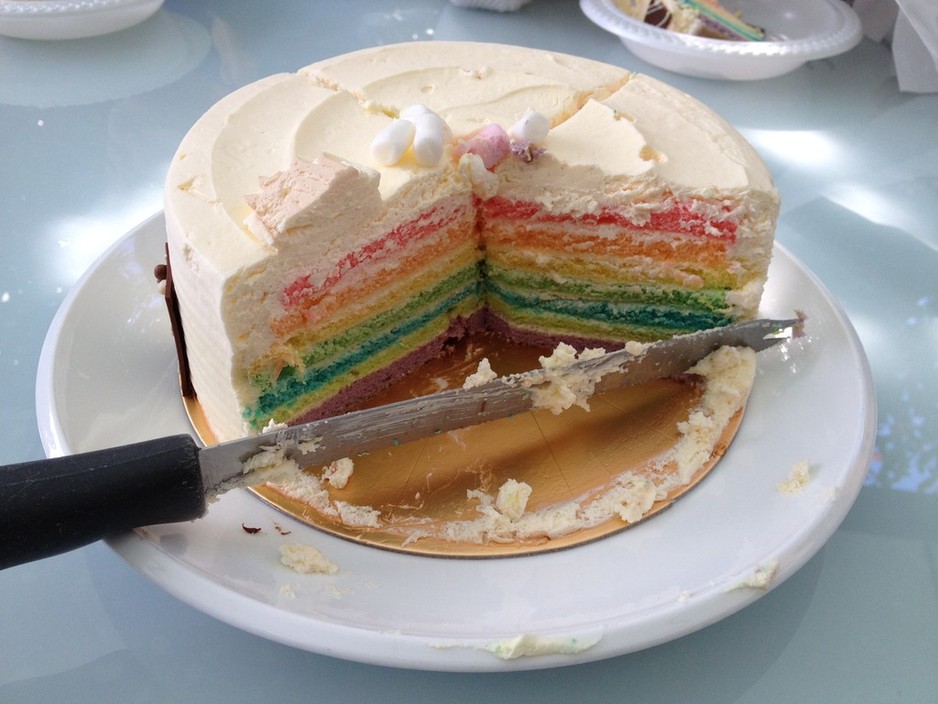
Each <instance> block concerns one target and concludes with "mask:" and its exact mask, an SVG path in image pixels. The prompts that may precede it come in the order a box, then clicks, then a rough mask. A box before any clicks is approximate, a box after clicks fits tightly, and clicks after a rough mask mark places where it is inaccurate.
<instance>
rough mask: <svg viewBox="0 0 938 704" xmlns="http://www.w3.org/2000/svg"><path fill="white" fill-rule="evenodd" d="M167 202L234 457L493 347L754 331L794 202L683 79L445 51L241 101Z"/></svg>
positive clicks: (181, 167) (550, 59) (186, 158)
mask: <svg viewBox="0 0 938 704" xmlns="http://www.w3.org/2000/svg"><path fill="white" fill-rule="evenodd" d="M165 209H166V222H167V240H168V251H169V262H170V264H171V274H172V283H173V290H172V291H171V292H170V293H171V295H173V296H174V297H175V299H176V300H177V301H178V307H179V313H180V318H181V323H182V331H183V332H184V340H185V353H184V355H183V366H184V368H186V371H187V373H188V374H189V375H190V376H191V381H192V384H193V386H194V389H195V392H196V393H197V395H198V400H199V404H200V406H201V407H202V409H203V411H204V413H205V415H206V419H207V421H208V423H209V424H210V426H211V428H212V431H213V432H214V434H215V435H216V437H217V438H218V439H227V438H231V437H236V436H239V435H242V434H244V433H246V432H248V433H249V432H257V431H259V430H261V429H262V428H264V427H265V426H266V425H267V424H268V423H269V422H270V421H271V420H273V421H275V422H294V421H297V420H302V419H310V418H314V417H320V416H325V415H331V414H334V413H337V412H341V411H342V410H345V409H346V408H348V407H349V406H350V405H352V404H354V403H356V402H359V401H361V400H362V399H364V398H367V397H368V396H369V395H371V394H372V393H374V392H375V391H377V390H379V389H381V388H383V387H384V386H386V385H387V384H389V383H390V382H391V381H393V380H395V379H397V378H400V377H401V376H402V375H404V374H407V373H409V372H411V371H414V370H415V369H418V368H419V366H420V365H421V364H422V363H423V362H424V361H426V360H427V359H429V358H432V357H435V356H437V355H439V354H440V353H442V352H443V351H444V349H445V348H446V347H447V346H448V345H449V344H450V343H451V341H452V340H454V339H457V338H460V337H462V336H465V335H467V334H473V333H475V332H481V331H483V330H493V331H495V332H497V333H500V334H502V335H505V336H507V337H508V338H509V339H510V340H514V341H518V342H524V343H534V344H543V345H545V346H553V345H554V344H556V343H557V342H559V341H566V342H569V343H571V344H574V345H576V346H585V345H599V346H604V347H606V348H612V347H619V346H622V345H623V344H624V343H625V342H626V341H629V340H639V341H643V340H651V339H657V338H661V337H668V336H672V335H675V334H680V333H684V332H689V331H692V330H697V329H703V328H708V327H714V326H719V325H724V324H727V323H730V322H732V321H736V320H740V319H746V318H750V317H752V316H753V315H754V314H755V312H756V310H757V307H758V304H759V300H760V297H761V292H762V288H763V285H764V283H765V278H766V271H767V267H768V263H769V260H770V257H771V252H772V243H773V235H774V227H775V220H776V217H777V213H778V198H777V194H776V192H775V189H774V187H773V185H772V180H771V176H770V174H769V172H768V170H767V168H766V167H765V165H764V164H763V162H762V160H761V159H760V158H759V157H758V155H757V154H756V153H755V151H754V150H753V149H752V147H751V146H750V145H749V144H748V143H747V142H746V141H745V140H744V139H743V138H742V137H741V136H740V135H739V134H738V133H737V132H736V131H735V130H734V129H733V128H732V127H730V126H729V125H728V124H727V123H726V122H725V121H724V120H722V119H721V118H720V117H718V116H717V115H716V114H715V113H714V112H713V111H711V110H710V109H709V108H707V107H705V106H703V105H702V104H700V103H699V102H697V101H696V100H694V99H693V98H691V97H689V96H687V95H686V94H683V93H681V92H679V91H677V90H676V89H674V88H671V87H669V86H667V85H665V84H663V83H660V82H658V81H656V80H653V79H651V78H648V77H646V76H641V75H637V74H633V73H630V72H628V71H625V70H623V69H621V68H617V67H614V66H609V65H606V64H601V63H597V62H594V61H589V60H586V59H582V58H577V57H572V56H567V55H562V54H556V53H550V52H544V51H536V50H531V49H522V48H517V47H507V46H501V45H480V44H473V43H451V42H428V43H417V44H404V45H395V46H389V47H381V48H376V49H369V50H365V51H361V52H357V53H353V54H348V55H345V56H341V57H338V58H335V59H330V60H327V61H322V62H319V63H317V64H313V65H311V66H308V67H306V68H304V69H302V70H301V71H299V72H297V73H295V74H280V75H276V76H272V77H269V78H266V79H263V80H261V81H258V82H256V83H253V84H251V85H249V86H246V87H244V88H242V89H240V90H238V91H236V92H234V93H232V94H231V95H229V96H227V97H226V98H224V99H222V100H221V101H219V102H218V103H217V104H216V105H214V106H213V107H212V108H211V109H210V110H209V111H208V112H207V113H206V114H205V115H204V116H203V117H202V118H201V119H200V120H199V121H198V122H197V123H196V124H195V125H194V127H193V128H192V130H191V131H190V132H189V134H188V135H187V136H186V137H185V139H184V140H183V142H182V144H181V145H180V147H179V150H178V152H177V154H176V155H175V157H174V159H173V161H172V165H171V167H170V170H169V174H168V177H167V181H166V194H165Z"/></svg>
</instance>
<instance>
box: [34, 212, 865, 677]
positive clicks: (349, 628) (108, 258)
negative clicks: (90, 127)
mask: <svg viewBox="0 0 938 704" xmlns="http://www.w3.org/2000/svg"><path fill="white" fill-rule="evenodd" d="M163 242H164V223H163V218H162V215H157V216H156V217H154V218H152V219H151V220H148V221H147V222H145V223H143V224H142V225H141V226H140V227H138V228H137V229H135V230H133V231H132V232H130V233H129V234H128V235H127V236H126V237H124V238H123V239H122V240H121V241H120V242H118V243H117V244H116V245H114V246H113V247H112V248H111V249H110V250H109V251H108V252H106V253H105V254H104V255H103V256H102V258H101V259H100V260H99V261H98V262H97V263H96V264H95V265H94V266H92V267H91V269H90V270H89V271H88V273H87V274H86V275H85V276H84V277H83V278H82V279H81V280H80V281H79V282H78V283H77V284H76V285H75V286H74V287H73V289H72V290H71V291H70V293H69V295H68V296H67V298H66V300H65V301H64V303H63V304H62V306H61V309H60V310H59V312H58V314H57V315H56V316H55V319H54V321H53V323H52V326H51V328H50V330H49V333H48V336H47V338H46V341H45V344H44V347H43V350H42V355H41V359H40V363H39V372H38V378H37V388H36V402H37V409H38V420H39V428H40V432H41V436H42V441H43V445H44V447H45V449H46V452H47V454H49V455H50V456H56V455H61V454H64V453H70V452H78V451H83V450H90V449H94V448H99V447H103V446H109V445H117V444H121V443H127V442H133V441H136V440H142V439H146V438H151V437H157V436H161V435H168V434H173V433H179V432H191V428H190V425H189V422H188V419H187V417H186V414H185V411H184V409H183V404H182V400H181V398H180V395H179V389H178V381H177V373H176V370H177V367H176V360H175V356H174V355H175V352H174V345H173V342H172V339H171V334H170V329H169V322H168V320H167V318H166V313H165V310H164V305H163V300H162V297H161V296H160V295H158V293H157V291H156V285H155V280H154V278H153V275H152V273H151V272H152V269H153V266H154V264H156V263H158V262H160V261H161V259H162V257H163ZM795 309H801V310H804V311H805V312H806V313H807V314H808V316H809V320H808V327H807V333H808V334H807V336H806V337H805V338H802V339H800V340H798V341H794V342H790V343H784V344H783V345H780V346H776V347H774V348H772V349H771V350H768V351H766V352H763V353H761V354H760V355H759V369H758V376H757V379H756V383H755V386H754V389H753V392H752V396H751V398H750V401H749V405H748V410H747V412H746V416H745V418H744V420H743V423H742V425H741V427H740V430H739V433H738V435H737V436H736V440H735V441H734V443H733V445H732V446H731V447H730V449H729V451H728V452H727V453H726V455H725V456H724V458H723V460H722V461H721V462H720V463H719V465H718V466H717V467H716V468H715V470H714V471H713V472H712V473H711V474H710V476H708V477H707V479H706V481H704V482H703V483H702V484H700V485H699V486H698V487H696V488H695V489H694V490H693V491H692V492H691V493H690V494H688V495H687V496H685V497H684V498H683V499H681V501H679V502H677V503H676V504H675V505H674V506H673V507H672V508H670V509H669V510H668V511H665V512H664V513H662V514H661V515H659V516H657V517H655V518H653V519H651V520H649V521H647V522H645V523H642V524H639V525H637V526H635V527H633V528H630V529H629V530H626V531H623V532H621V533H618V534H616V535H613V536H610V537H608V538H605V539H603V540H600V541H597V542H594V543H590V544H586V545H581V546H578V547H575V548H572V549H568V550H562V551H558V552H554V553H548V554H543V555H530V556H524V557H515V558H503V559H487V560H458V559H445V558H437V557H423V556H418V555H410V554H403V553H395V552H389V551H385V550H380V549H377V548H374V547H368V546H364V545H358V544H355V543H352V542H349V541H346V540H343V539H340V538H336V537H332V536H329V535H326V534H324V533H321V532H319V531H317V530H315V529H314V528H310V527H308V526H304V525H301V524H299V523H297V522H295V521H293V520H292V519H290V518H289V517H286V516H285V515H283V514H282V513H280V512H278V511H277V510H276V509H274V508H271V507H270V506H268V505H267V504H265V503H264V502H262V501H261V500H259V499H258V498H257V497H256V496H254V495H253V494H252V493H250V492H248V491H234V492H230V493H228V494H225V495H224V496H223V497H222V499H221V500H220V501H219V502H218V503H216V504H213V505H212V506H211V508H210V510H209V512H208V514H207V515H206V516H205V517H204V518H202V519H200V520H198V521H194V522H190V523H183V524H171V525H164V526H155V527H150V528H147V529H145V530H141V531H138V532H134V533H130V534H127V535H123V536H120V537H118V538H115V539H113V540H111V541H110V545H111V546H112V547H113V549H114V550H116V551H117V552H118V553H120V554H121V555H122V556H123V557H124V558H125V559H126V560H127V561H128V562H129V563H130V564H131V565H132V566H134V567H135V568H136V569H138V570H139V571H140V572H142V573H143V574H144V575H146V576H147V577H149V578H150V579H151V580H153V581H154V582H155V583H156V584H158V585H160V586H161V587H162V588H164V589H165V590H167V591H168V592H170V593H172V594H174V595H176V596H177V597H178V598H179V599H181V600H182V601H184V602H186V603H188V604H190V605H192V606H194V607H196V608H198V609H200V610H202V611H204V612H205V613H208V614H211V615H212V616H215V617H216V618H218V619H220V620H222V621H225V622H227V623H229V624H232V625H234V626H237V627H239V628H242V629H244V630H246V631H249V632H252V633H255V634H258V635H260V636H263V637H265V638H270V639H272V640H275V641H278V642H281V643H287V644H290V645H293V646H296V647H298V648H303V649H306V650H310V651H314V652H318V653H325V654H329V655H333V656H338V657H342V658H347V659H350V660H357V661H363V662H369V663H376V664H382V665H392V666H400V667H412V668H423V669H434V670H473V671H487V670H511V669H530V668H542V667H553V666H559V665H568V664H573V663H581V662H585V661H589V660H595V659H600V658H606V657H610V656H614V655H619V654H622V653H627V652H630V651H634V650H638V649H641V648H645V647H648V646H651V645H654V644H657V643H661V642H664V641H668V640H671V639H674V638H677V637H679V636H681V635H684V634H687V633H690V632H692V631H695V630H697V629H699V628H702V627H703V626H705V625H707V624H710V623H713V622H714V621H717V620H718V619H721V618H723V617H725V616H728V615H729V614H732V613H734V612H736V611H738V610H739V609H742V608H743V607H745V606H747V605H748V604H751V603H752V602H754V601H755V600H756V599H758V598H760V597H761V596H763V595H764V594H765V593H766V592H767V591H768V590H769V589H772V588H773V587H774V586H776V585H777V584H779V583H780V582H782V581H783V580H784V579H786V578H787V577H789V576H790V575H792V574H793V573H794V572H795V571H796V570H798V569H799V568H800V567H801V566H802V565H803V564H804V563H805V562H806V561H807V560H808V559H809V558H810V557H811V556H812V555H814V554H815V553H816V552H817V551H818V550H819V549H820V548H821V546H822V545H823V544H824V543H825V542H826V541H827V539H828V538H829V537H830V535H831V534H832V533H833V532H834V530H835V529H836V528H837V526H838V525H839V524H840V522H841V521H842V519H843V518H844V516H845V515H846V513H847V511H848V509H849V508H850V506H851V504H852V503H853V501H854V499H855V497H856V495H857V492H858V491H859V489H860V487H861V485H862V482H863V478H864V476H865V473H866V469H867V465H868V460H869V457H870V454H871V452H872V448H873V440H874V435H875V434H874V429H875V422H876V418H875V415H876V414H875V405H874V396H873V389H872V382H871V377H870V370H869V367H868V364H867V361H866V357H865V356H864V353H863V350H862V348H861V346H860V344H859V342H858V340H857V337H856V334H855V332H854V330H853V328H852V327H851V325H850V323H849V322H848V320H847V319H846V317H845V316H844V314H843V312H842V311H841V309H840V308H839V306H838V305H837V304H836V303H835V302H834V301H833V300H832V299H831V297H830V296H829V295H828V293H827V292H826V291H825V290H824V288H823V286H821V284H820V283H819V282H818V281H817V280H816V279H815V278H814V277H813V276H812V275H811V274H810V273H809V272H808V271H807V270H805V268H804V267H803V266H802V265H801V264H799V263H798V262H797V261H796V260H795V259H793V258H792V256H791V255H790V254H788V253H787V252H786V251H785V250H784V249H782V248H781V247H778V248H777V249H776V254H775V258H774V261H773V264H772V268H771V271H770V277H769V283H768V287H767V290H766V293H765V297H764V301H763V311H762V312H763V313H764V314H765V315H770V316H774V317H787V316H790V315H791V314H792V312H793V311H794V310H795ZM799 460H807V461H808V462H809V463H810V465H811V474H812V480H811V483H810V484H809V485H808V487H807V488H806V489H805V491H803V492H802V493H800V494H797V495H794V496H792V495H787V494H784V493H781V492H780V491H778V489H777V487H778V484H779V483H780V482H782V481H784V480H786V479H787V478H788V475H789V472H790V470H791V468H792V466H793V465H794V464H795V463H796V462H798V461H799ZM242 524H244V525H246V526H250V527H260V528H261V529H262V530H261V532H260V533H256V534H253V535H252V534H248V533H246V532H245V531H244V530H243V529H242ZM278 527H279V528H280V529H281V530H282V531H284V532H286V531H290V534H289V535H283V534H282V533H281V532H278V530H277V528H278ZM285 542H303V543H307V544H311V545H314V546H316V547H318V548H320V549H321V550H322V551H323V553H324V554H325V555H326V556H327V557H328V558H329V559H331V560H332V561H333V562H335V563H336V564H337V565H338V566H339V572H338V573H337V574H335V575H330V576H324V575H302V574H298V573H296V572H293V571H292V570H290V569H288V568H286V567H284V566H283V565H282V564H280V561H279V558H280V555H279V547H280V545H282V544H283V543H285ZM775 563H777V564H778V569H777V572H776V573H775V575H774V579H773V580H771V581H770V583H769V584H768V585H767V589H758V588H750V587H741V586H740V585H742V584H744V583H745V582H746V581H747V580H748V579H749V578H750V577H751V576H752V575H753V574H754V573H755V572H756V571H757V570H758V569H760V568H765V567H768V566H771V565H774V564H775ZM754 627H758V625H757V624H754ZM522 635H527V636H529V641H528V642H530V643H533V644H534V646H536V647H535V649H538V648H539V649H540V650H541V651H542V652H541V653H540V654H531V655H526V656H522V657H518V658H514V659H504V658H502V657H499V656H498V655H496V654H495V653H494V652H493V651H494V650H497V649H498V648H499V647H500V646H504V645H506V644H510V643H511V642H513V640H514V639H516V638H518V637H519V636H522ZM587 646H589V647H587ZM563 650H568V651H569V652H558V651H563Z"/></svg>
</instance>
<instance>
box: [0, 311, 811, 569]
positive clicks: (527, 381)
mask: <svg viewBox="0 0 938 704" xmlns="http://www.w3.org/2000/svg"><path fill="white" fill-rule="evenodd" d="M802 324H803V319H802V318H795V319H791V320H755V321H750V322H745V323H739V324H735V325H729V326H725V327H720V328H713V329H710V330H705V331H702V332H696V333H690V334H687V335H679V336H677V337H673V338H671V339H668V340H664V341H661V342H656V343H650V344H644V345H640V346H638V348H636V347H635V346H633V345H628V346H626V348H624V349H622V350H618V351H615V352H611V353H608V354H603V355H600V356H598V357H594V358H592V359H581V360H579V361H574V362H573V363H572V364H570V365H569V366H566V367H564V368H563V369H562V370H561V372H559V373H558V372H551V371H549V370H547V369H537V370H534V371H530V372H525V373H522V374H515V375H510V376H505V377H498V378H495V379H494V380H491V381H488V382H486V383H484V384H481V385H478V386H474V387H471V388H460V389H452V390H447V391H442V392H440V393H435V394H430V395H427V396H421V397H417V398H414V399H408V400H405V401H399V402H397V403H392V404H388V405H385V406H378V407H375V408H368V409H365V410H361V411H353V412H350V413H346V414H344V415H340V416H335V417H332V418H325V419H323V420H317V421H313V422H311V423H305V424H301V425H295V426H290V427H284V428H281V429H277V430H272V431H270V432H265V433H262V434H259V435H254V436H250V437H246V438H241V439H238V440H232V441H228V442H223V443H219V444H217V445H213V446H210V447H200V446H199V445H198V444H197V443H196V442H195V440H194V439H193V438H192V437H191V436H190V435H187V434H182V435H174V436H169V437H162V438H157V439H154V440H146V441H143V442H138V443H135V444H131V445H124V446H120V447H113V448H108V449H104V450H96V451H92V452H85V453H81V454H75V455H66V456H64V457H55V458H50V459H45V460H38V461H34V462H24V463H20V464H14V465H9V466H6V467H2V468H0V569H5V568H6V567H11V566H13V565H17V564H21V563H24V562H29V561H31V560H36V559H40V558H43V557H49V556H52V555H55V554H58V553H61V552H65V551H67V550H72V549H74V548H78V547H81V546H83V545H87V544H89V543H92V542H95V541H96V540H99V539H101V538H106V537H108V536H111V535H116V534H118V533H122V532H125V531H128V530H131V529H133V528H137V527H141V526H146V525H154V524H158V523H174V522H178V521H190V520H194V519H197V518H199V517H200V516H202V515H203V514H204V513H205V512H206V510H207V506H208V503H209V502H210V500H211V499H212V498H214V497H216V496H217V495H219V494H221V493H224V492H225V491H228V490H230V489H232V488H237V487H246V486H254V485H257V484H262V483H264V481H266V479H265V472H264V468H263V465H264V462H263V461H256V460H257V459H258V458H260V459H261V460H263V456H264V453H269V454H270V455H271V456H272V457H274V458H279V457H286V458H288V459H290V460H293V461H294V462H295V463H296V465H298V466H299V467H300V468H305V467H312V466H324V465H327V464H329V463H330V462H332V461H333V460H337V459H341V458H343V457H353V456H355V455H358V454H361V453H364V452H369V451H371V450H376V449H380V448H383V447H388V446H391V445H396V444H399V443H405V442H409V441H411V440H417V439H420V438H426V437H429V436H432V435H435V434H437V433H442V432H446V431H449V430H455V429H457V428H465V427H468V426H471V425H477V424H480V423H485V422H487V421H490V420H495V419H497V418H505V417H508V416H511V415H514V414H518V413H523V412H525V411H528V410H531V409H533V408H535V407H536V406H538V404H542V403H543V401H540V400H539V398H543V396H539V395H538V394H539V392H541V393H543V392H544V391H545V389H547V388H548V386H549V384H552V383H564V382H563V380H564V379H568V380H570V379H579V380H581V381H582V380H586V381H587V385H586V388H587V390H588V391H589V392H591V393H601V392H603V391H606V390H609V389H613V388H620V387H624V386H630V385H635V384H641V383H643V382H647V381H651V380H654V379H660V378H664V377H669V376H673V375H675V374H680V373H683V372H685V371H687V370H688V369H689V368H690V367H692V366H693V365H694V364H695V363H696V362H698V361H700V360H701V359H703V358H704V357H706V356H707V355H708V354H710V353H711V352H713V351H714V350H716V349H718V348H719V347H722V346H726V345H730V346H737V347H739V346H742V347H751V348H752V349H754V350H756V351H757V352H758V351H761V350H763V349H766V348H768V347H771V346H772V345H774V344H776V343H778V342H780V341H781V340H786V339H790V338H791V337H793V336H798V335H800V334H801V328H802ZM252 458H254V461H252V462H249V463H248V465H247V466H251V465H259V466H260V468H259V469H257V470H246V469H245V467H246V465H245V462H246V461H248V460H251V459H252Z"/></svg>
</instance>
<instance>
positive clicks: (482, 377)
mask: <svg viewBox="0 0 938 704" xmlns="http://www.w3.org/2000/svg"><path fill="white" fill-rule="evenodd" d="M497 378H498V374H496V373H495V372H493V371H492V365H491V364H490V363H489V358H488V357H483V358H482V361H480V362H479V367H478V369H476V371H475V372H474V373H473V374H470V375H469V376H467V377H466V380H465V381H464V382H463V385H462V387H463V388H464V389H474V388H475V387H476V386H482V385H483V384H487V383H488V382H490V381H492V380H493V379H497Z"/></svg>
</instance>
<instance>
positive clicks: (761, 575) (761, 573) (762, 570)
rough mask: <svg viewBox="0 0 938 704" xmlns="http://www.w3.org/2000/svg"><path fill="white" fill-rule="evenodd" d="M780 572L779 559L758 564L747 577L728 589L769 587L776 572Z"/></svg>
mask: <svg viewBox="0 0 938 704" xmlns="http://www.w3.org/2000/svg"><path fill="white" fill-rule="evenodd" d="M777 572H778V560H772V561H771V562H767V563H765V564H764V565H758V566H757V567H756V568H755V569H754V570H753V571H752V574H750V575H749V576H748V577H746V578H745V579H743V580H741V581H740V582H737V583H736V584H734V585H733V586H732V587H731V588H730V589H729V590H728V591H733V590H734V589H763V590H764V589H768V588H769V585H770V584H771V583H772V580H773V579H775V574H776V573H777Z"/></svg>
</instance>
